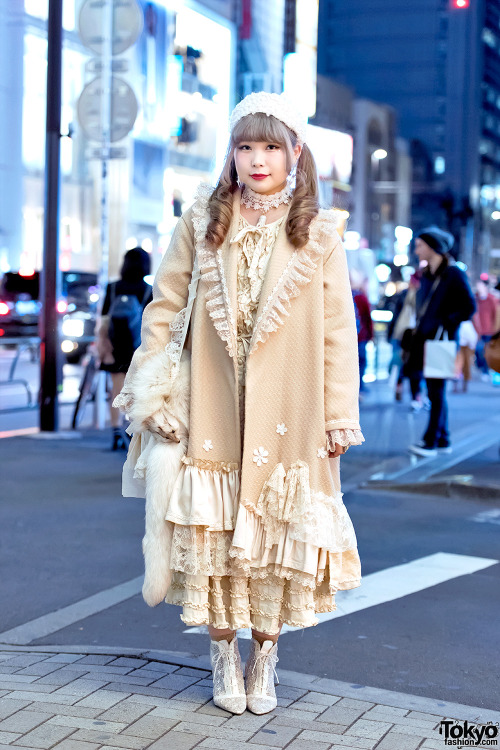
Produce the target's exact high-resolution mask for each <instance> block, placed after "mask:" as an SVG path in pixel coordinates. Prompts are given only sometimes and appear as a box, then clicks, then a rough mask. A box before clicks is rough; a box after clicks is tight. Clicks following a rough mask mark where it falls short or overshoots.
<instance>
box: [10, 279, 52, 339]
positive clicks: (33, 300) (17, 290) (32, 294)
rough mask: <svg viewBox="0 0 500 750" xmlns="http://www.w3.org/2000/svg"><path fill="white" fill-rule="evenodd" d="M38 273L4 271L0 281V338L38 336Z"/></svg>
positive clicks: (39, 307) (39, 303)
mask: <svg viewBox="0 0 500 750" xmlns="http://www.w3.org/2000/svg"><path fill="white" fill-rule="evenodd" d="M39 296H40V278H39V274H38V273H34V274H33V275H32V276H21V274H19V273H10V272H9V273H5V274H4V275H3V278H2V281H1V283H0V340H1V338H19V337H22V338H26V337H32V336H38V319H39V317H40V309H41V307H42V303H41V302H40V301H39Z"/></svg>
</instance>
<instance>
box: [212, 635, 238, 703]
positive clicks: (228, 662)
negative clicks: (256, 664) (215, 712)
mask: <svg viewBox="0 0 500 750" xmlns="http://www.w3.org/2000/svg"><path fill="white" fill-rule="evenodd" d="M210 661H211V663H212V672H213V679H214V703H215V705H216V706H219V708H223V709H224V710H225V711H230V712H231V713H232V714H242V713H243V712H244V711H245V709H246V707H247V699H246V695H245V685H244V682H243V670H242V665H241V657H240V652H239V650H238V641H237V639H236V636H235V637H234V638H233V640H232V641H231V643H228V642H227V641H226V640H222V641H212V640H211V641H210Z"/></svg>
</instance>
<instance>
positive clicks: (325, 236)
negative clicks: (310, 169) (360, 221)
mask: <svg viewBox="0 0 500 750" xmlns="http://www.w3.org/2000/svg"><path fill="white" fill-rule="evenodd" d="M337 224H338V218H337V216H336V214H335V213H334V212H333V211H326V210H320V213H319V214H318V216H317V217H316V218H315V219H314V220H313V221H312V222H311V226H310V230H309V241H308V243H307V245H305V246H304V247H303V248H301V249H300V250H295V252H294V253H293V255H292V257H291V258H290V260H289V261H288V263H287V265H286V266H285V268H284V270H283V273H282V274H281V276H280V278H279V280H278V282H277V284H276V285H275V287H274V289H273V290H272V292H271V294H270V295H269V297H268V298H267V300H266V304H265V305H264V308H263V310H262V313H261V314H260V315H259V317H258V318H257V320H256V321H255V327H254V332H253V336H252V341H251V344H250V350H249V354H252V352H254V351H255V350H256V349H257V347H258V345H259V344H261V343H264V342H265V341H267V339H268V338H269V334H270V333H272V332H273V331H277V330H278V328H279V327H280V326H282V325H284V324H285V319H286V318H287V317H289V315H290V307H291V300H292V299H294V298H295V297H298V296H299V294H300V292H301V287H303V286H305V285H306V284H308V283H309V282H310V281H311V279H312V277H313V275H314V272H315V270H316V268H317V265H318V261H319V259H320V258H321V257H322V256H323V254H324V252H325V247H326V246H327V244H328V242H329V241H331V237H332V234H333V232H334V231H335V229H336V227H337Z"/></svg>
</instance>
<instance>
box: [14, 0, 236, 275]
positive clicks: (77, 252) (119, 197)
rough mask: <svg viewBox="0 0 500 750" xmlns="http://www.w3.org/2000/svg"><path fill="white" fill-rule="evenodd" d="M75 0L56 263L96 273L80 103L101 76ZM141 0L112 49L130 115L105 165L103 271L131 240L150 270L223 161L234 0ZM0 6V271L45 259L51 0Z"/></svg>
mask: <svg viewBox="0 0 500 750" xmlns="http://www.w3.org/2000/svg"><path fill="white" fill-rule="evenodd" d="M83 4H84V0H64V4H63V12H64V18H63V26H64V41H63V80H62V125H61V132H62V136H63V137H62V138H61V209H60V265H61V269H62V270H69V269H71V270H79V271H95V272H97V271H99V270H100V267H101V244H100V221H101V210H100V201H101V172H102V169H101V166H102V162H101V161H100V160H99V159H97V158H95V153H96V146H98V145H99V144H98V142H96V141H94V140H92V138H90V137H89V136H88V134H87V131H86V129H85V127H84V123H82V122H80V120H79V117H78V102H79V98H80V95H81V93H82V91H83V89H84V88H85V86H86V85H87V84H89V83H91V82H92V81H93V80H95V79H96V78H98V75H99V74H98V71H97V72H96V65H97V64H98V63H99V55H98V54H96V53H95V52H92V51H91V50H90V49H88V48H87V47H86V46H85V45H84V43H83V41H82V38H81V37H80V35H79V28H78V25H79V13H80V10H81V8H82V6H83ZM138 6H139V7H140V10H141V13H142V16H143V25H142V31H141V32H140V35H139V37H138V38H137V40H136V42H135V44H133V46H131V47H130V48H129V49H128V50H126V51H125V52H124V53H123V54H121V55H118V56H117V58H116V59H117V60H118V61H119V63H120V65H121V67H122V72H120V73H119V76H120V77H121V78H122V79H123V80H124V81H125V82H126V84H128V85H129V86H130V87H131V89H132V91H133V92H134V94H135V98H136V99H137V104H138V115H137V118H136V119H135V122H133V120H132V123H133V126H132V129H131V130H130V132H129V133H128V134H127V135H126V136H125V137H122V138H121V139H120V140H118V141H117V142H115V143H113V146H114V147H116V148H117V149H118V152H117V153H118V155H119V158H116V159H112V160H111V161H110V162H109V173H108V174H109V212H108V213H109V246H110V252H109V275H110V276H116V274H117V273H118V271H119V268H120V265H121V259H122V256H123V253H124V252H125V250H126V249H127V248H128V247H132V246H135V245H142V246H143V247H144V248H145V249H146V250H147V251H148V252H150V253H151V254H152V261H153V263H152V266H153V270H156V268H157V266H158V264H159V262H160V260H161V255H162V253H163V252H164V250H165V248H166V246H167V244H168V241H169V239H170V236H171V232H172V230H173V226H174V225H175V222H176V220H177V217H178V216H179V215H180V212H181V211H182V210H183V208H187V206H189V204H190V202H192V199H193V196H194V193H195V190H196V187H197V185H198V184H199V182H200V181H203V180H206V181H211V180H213V178H214V175H215V174H217V171H218V170H219V169H220V165H221V163H222V159H223V157H224V153H225V148H226V143H227V123H228V117H229V113H230V110H231V109H232V107H233V106H234V103H235V89H236V83H235V82H236V65H235V61H236V44H237V34H236V24H235V20H234V12H235V9H234V3H233V2H232V0H207V1H206V2H203V3H202V2H196V1H195V0H186V1H185V2H182V3H174V2H168V3H167V2H160V1H158V2H147V1H146V0H138ZM0 11H1V16H0V71H1V72H0V114H1V116H0V191H1V192H0V272H6V271H8V270H12V271H19V270H21V272H22V273H24V274H26V275H29V273H30V272H31V273H32V272H33V271H34V270H37V269H40V267H41V265H42V256H43V219H44V168H45V109H46V96H47V88H46V84H47V82H46V76H47V60H46V58H47V12H48V1H47V0H0ZM7 71H8V74H7ZM95 104H96V107H97V108H98V102H96V103H95ZM90 109H91V110H92V107H91V108H90ZM94 109H95V107H94ZM112 117H113V113H112Z"/></svg>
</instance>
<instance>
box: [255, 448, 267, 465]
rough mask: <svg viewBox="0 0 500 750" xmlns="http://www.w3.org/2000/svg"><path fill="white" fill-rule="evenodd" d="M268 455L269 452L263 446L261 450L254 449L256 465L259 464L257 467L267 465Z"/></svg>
mask: <svg viewBox="0 0 500 750" xmlns="http://www.w3.org/2000/svg"><path fill="white" fill-rule="evenodd" d="M268 455H269V451H266V449H265V448H263V447H262V445H261V446H260V448H254V451H253V461H254V463H255V464H257V466H262V464H267V462H268V458H267V457H268Z"/></svg>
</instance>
